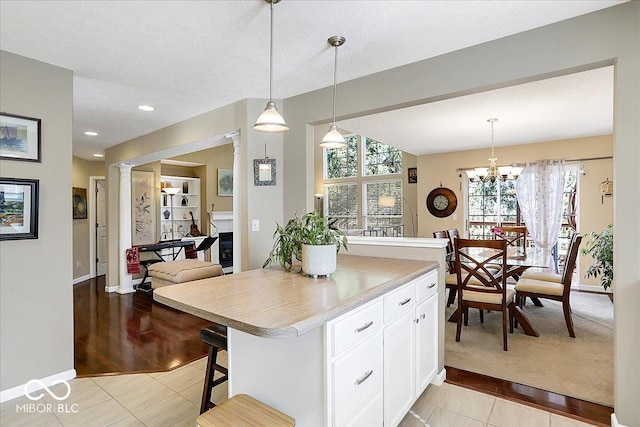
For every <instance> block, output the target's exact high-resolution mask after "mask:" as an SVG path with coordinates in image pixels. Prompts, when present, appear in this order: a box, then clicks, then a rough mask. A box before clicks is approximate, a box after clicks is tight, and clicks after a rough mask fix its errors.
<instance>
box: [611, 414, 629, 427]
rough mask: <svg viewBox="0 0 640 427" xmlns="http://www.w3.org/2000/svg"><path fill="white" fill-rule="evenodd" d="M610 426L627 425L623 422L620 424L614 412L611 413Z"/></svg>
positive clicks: (621, 426)
mask: <svg viewBox="0 0 640 427" xmlns="http://www.w3.org/2000/svg"><path fill="white" fill-rule="evenodd" d="M611 427H627V426H625V425H624V424H620V423H619V422H618V419H617V418H616V413H615V412H614V413H613V414H611Z"/></svg>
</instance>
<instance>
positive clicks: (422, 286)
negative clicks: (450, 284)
mask: <svg viewBox="0 0 640 427" xmlns="http://www.w3.org/2000/svg"><path fill="white" fill-rule="evenodd" d="M416 289H417V294H418V301H422V300H424V299H426V298H429V297H430V296H431V295H433V294H435V293H436V292H437V291H438V270H434V271H430V272H428V273H427V274H425V275H424V276H421V277H418V278H417V279H416Z"/></svg>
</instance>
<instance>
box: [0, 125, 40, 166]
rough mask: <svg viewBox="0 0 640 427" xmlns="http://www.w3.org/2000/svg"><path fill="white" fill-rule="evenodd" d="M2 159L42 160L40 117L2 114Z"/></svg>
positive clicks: (0, 144) (0, 148)
mask: <svg viewBox="0 0 640 427" xmlns="http://www.w3.org/2000/svg"><path fill="white" fill-rule="evenodd" d="M0 159H3V160H23V161H26V162H40V161H41V158H40V119H34V118H32V117H25V116H17V115H15V114H7V113H2V114H0Z"/></svg>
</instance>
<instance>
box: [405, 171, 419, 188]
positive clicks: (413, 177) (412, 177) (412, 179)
mask: <svg viewBox="0 0 640 427" xmlns="http://www.w3.org/2000/svg"><path fill="white" fill-rule="evenodd" d="M407 173H408V174H409V175H408V178H409V184H415V183H417V182H418V168H408V169H407Z"/></svg>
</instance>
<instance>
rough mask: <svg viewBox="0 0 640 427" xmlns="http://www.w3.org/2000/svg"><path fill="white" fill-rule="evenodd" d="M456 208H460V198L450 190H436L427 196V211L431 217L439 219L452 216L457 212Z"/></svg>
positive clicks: (440, 188)
mask: <svg viewBox="0 0 640 427" xmlns="http://www.w3.org/2000/svg"><path fill="white" fill-rule="evenodd" d="M456 206H458V198H457V197H456V194H455V193H454V192H453V191H451V190H449V189H448V188H444V187H439V188H434V189H433V190H431V192H430V193H429V195H428V196H427V209H429V212H430V213H431V215H433V216H437V217H438V218H445V217H447V216H449V215H451V214H452V213H453V211H455V210H456Z"/></svg>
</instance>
